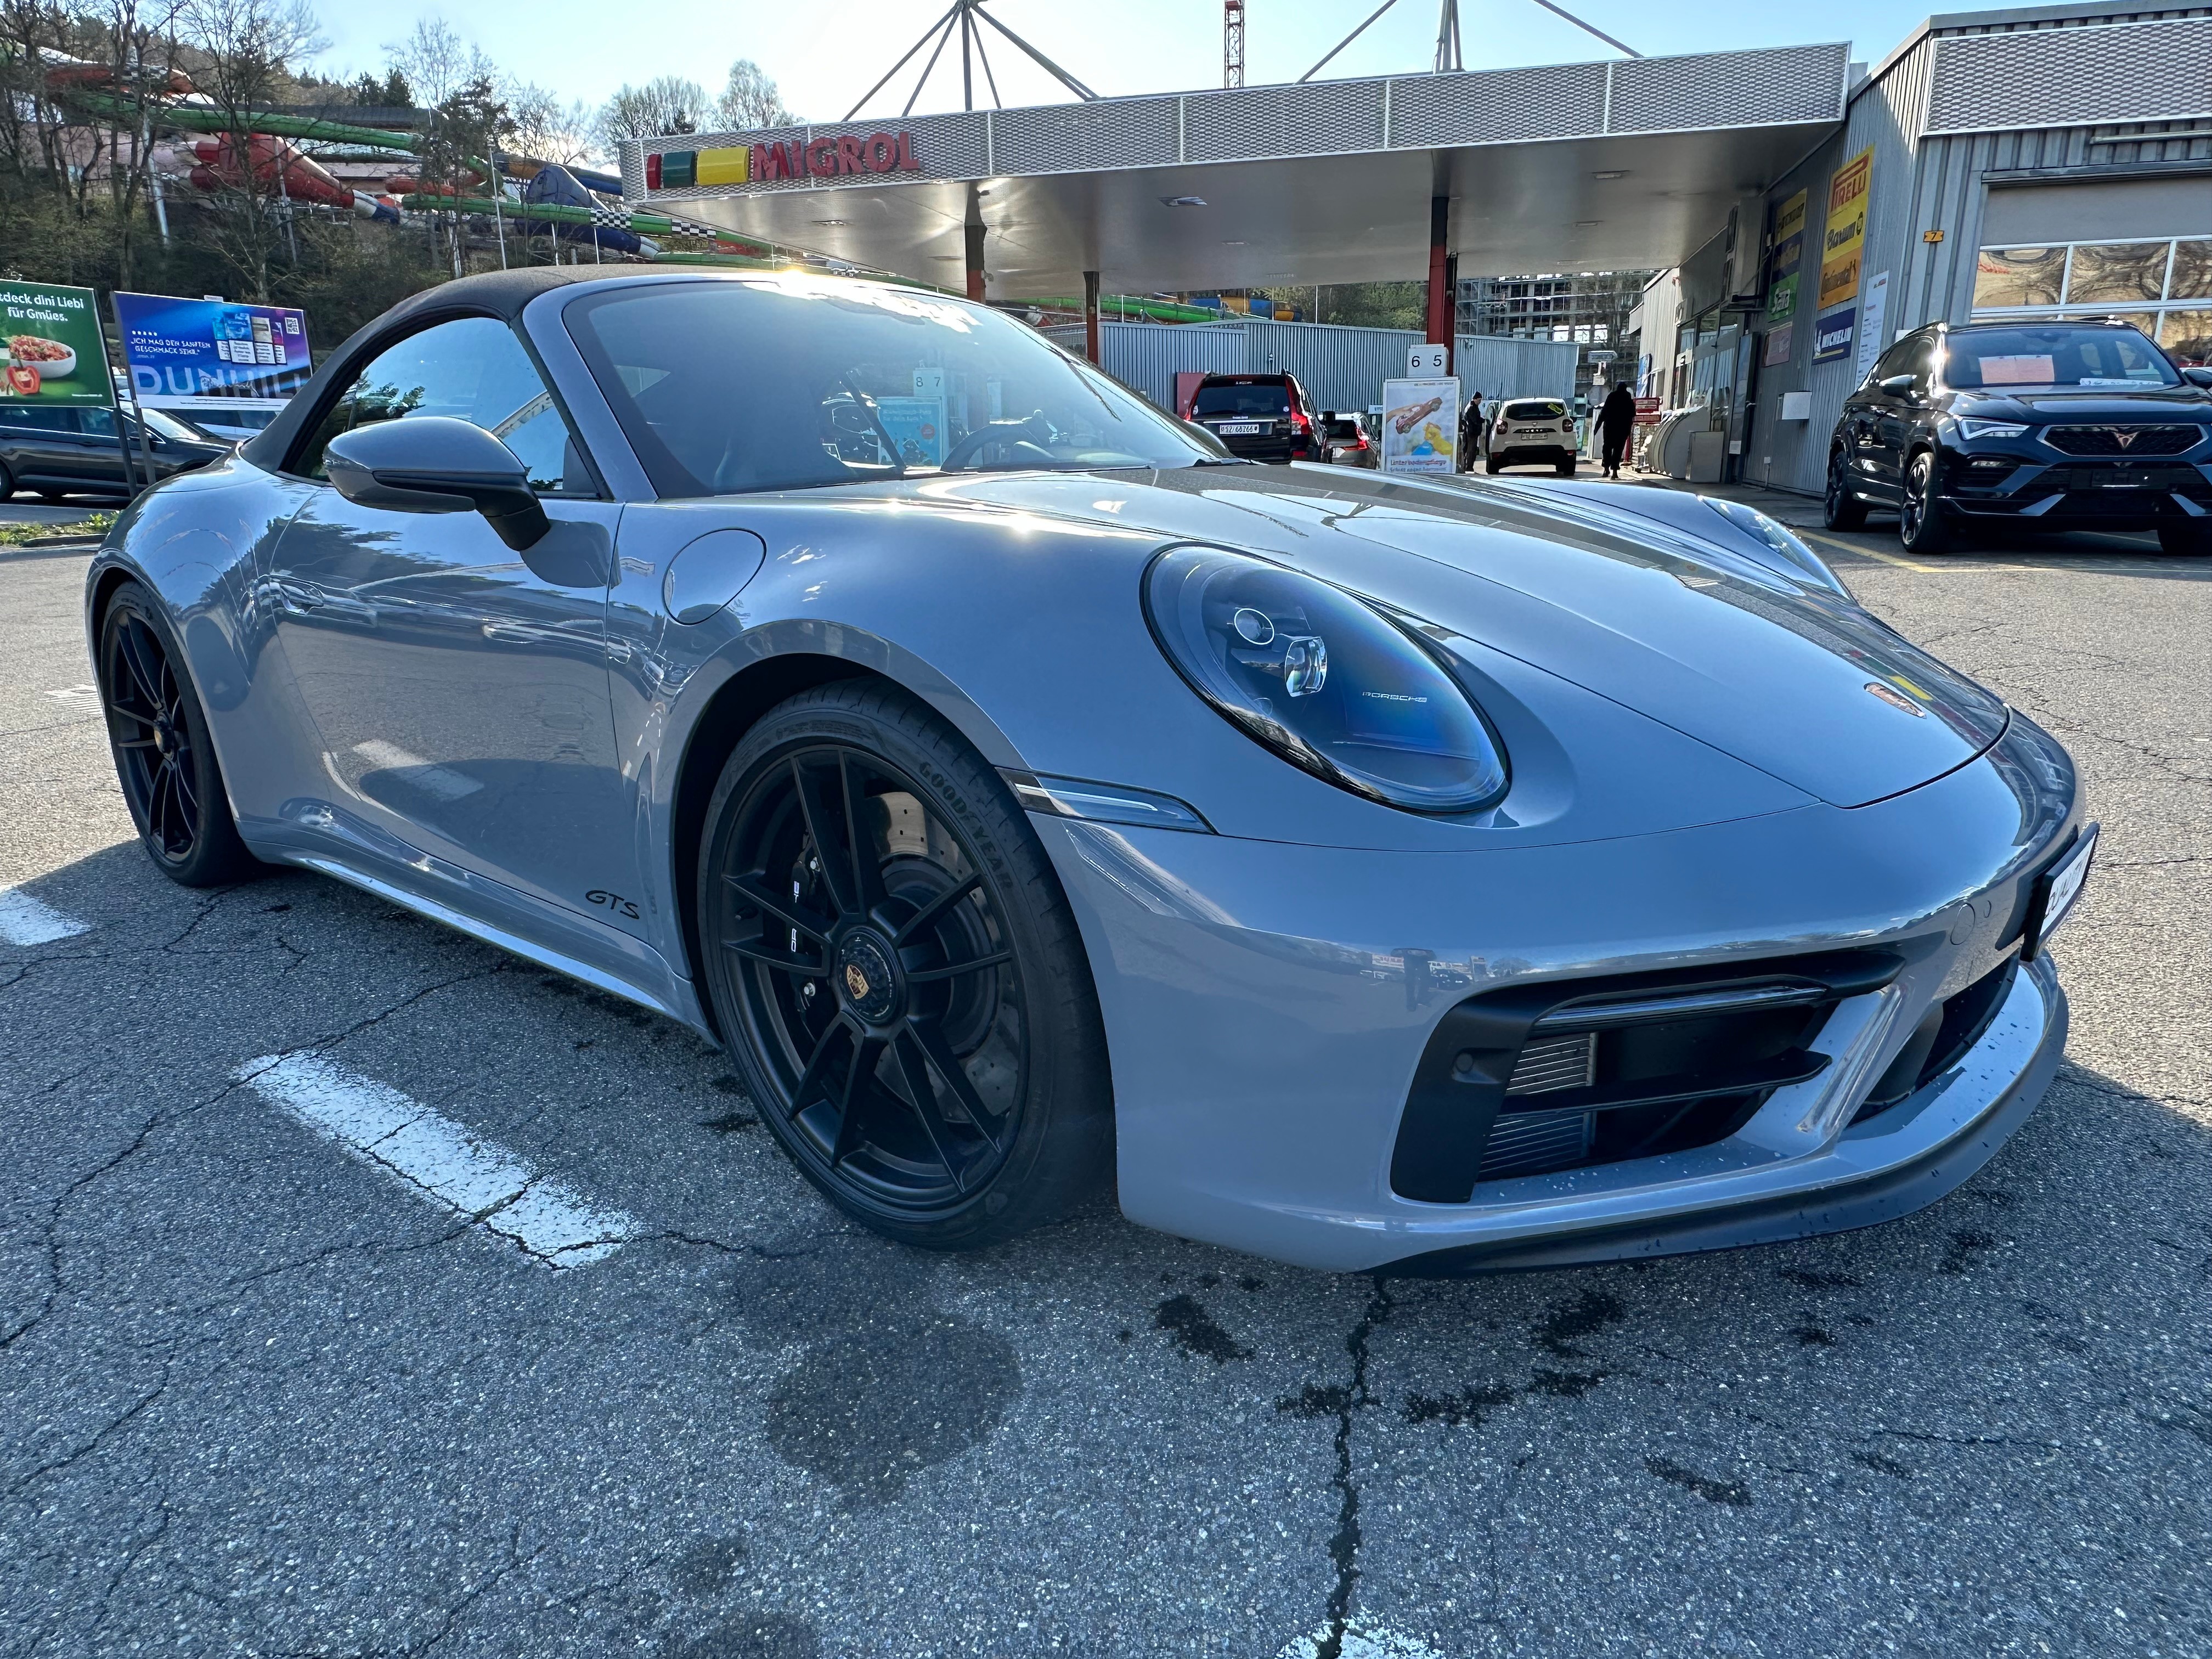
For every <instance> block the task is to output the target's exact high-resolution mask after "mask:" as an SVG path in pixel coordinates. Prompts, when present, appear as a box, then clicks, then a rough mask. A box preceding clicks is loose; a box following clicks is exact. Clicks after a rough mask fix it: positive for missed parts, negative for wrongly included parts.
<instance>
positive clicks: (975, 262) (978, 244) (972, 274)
mask: <svg viewBox="0 0 2212 1659" xmlns="http://www.w3.org/2000/svg"><path fill="white" fill-rule="evenodd" d="M965 229H966V231H967V233H968V297H969V299H971V300H980V299H981V298H982V297H983V227H982V226H981V225H980V224H971V225H969V226H966V227H965Z"/></svg>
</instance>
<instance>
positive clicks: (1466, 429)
mask: <svg viewBox="0 0 2212 1659" xmlns="http://www.w3.org/2000/svg"><path fill="white" fill-rule="evenodd" d="M1481 442H1482V394H1481V393H1480V392H1469V393H1468V397H1467V402H1466V404H1464V405H1462V407H1461V410H1460V411H1459V454H1458V455H1457V456H1456V457H1455V459H1456V460H1457V461H1458V463H1459V471H1462V472H1472V471H1474V452H1475V451H1476V449H1478V448H1479V447H1480V446H1481Z"/></svg>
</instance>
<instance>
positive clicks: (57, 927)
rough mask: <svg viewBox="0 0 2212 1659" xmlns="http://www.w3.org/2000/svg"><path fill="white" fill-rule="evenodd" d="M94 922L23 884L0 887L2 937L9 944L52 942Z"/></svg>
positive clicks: (0, 936) (0, 933) (81, 929)
mask: <svg viewBox="0 0 2212 1659" xmlns="http://www.w3.org/2000/svg"><path fill="white" fill-rule="evenodd" d="M91 926H92V924H91V923H90V922H88V921H78V920H77V919H76V917H75V916H73V915H70V914H69V912H68V911H66V910H57V909H55V908H54V907H53V906H52V905H51V904H49V903H47V902H46V901H45V900H44V899H35V898H33V897H32V896H30V895H29V894H28V893H27V892H25V891H24V890H22V889H21V888H20V887H0V939H6V940H7V941H8V943H9V944H10V945H52V943H53V942H54V941H55V940H56V939H67V938H69V937H70V935H71V934H73V933H83V932H84V931H85V930H86V929H87V928H88V927H91Z"/></svg>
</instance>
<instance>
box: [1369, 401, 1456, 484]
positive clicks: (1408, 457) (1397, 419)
mask: <svg viewBox="0 0 2212 1659" xmlns="http://www.w3.org/2000/svg"><path fill="white" fill-rule="evenodd" d="M1458 456H1459V381H1458V380H1456V379H1453V378H1450V377H1446V378H1443V379H1438V380H1385V381H1383V471H1385V472H1396V473H1402V474H1407V475H1410V476H1414V477H1440V478H1448V477H1451V475H1452V474H1453V473H1454V472H1455V471H1457V470H1458Z"/></svg>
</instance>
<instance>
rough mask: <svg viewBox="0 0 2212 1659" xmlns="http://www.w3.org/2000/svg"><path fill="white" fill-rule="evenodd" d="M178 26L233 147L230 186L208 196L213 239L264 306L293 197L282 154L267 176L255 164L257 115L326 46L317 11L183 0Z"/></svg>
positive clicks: (277, 0)
mask: <svg viewBox="0 0 2212 1659" xmlns="http://www.w3.org/2000/svg"><path fill="white" fill-rule="evenodd" d="M178 26H179V33H180V34H181V35H182V37H183V39H184V40H185V43H186V44H187V45H188V46H190V47H191V49H192V67H191V76H192V80H193V82H194V83H195V84H196V85H197V87H198V88H199V89H200V91H201V92H202V93H204V94H206V96H207V99H208V101H209V102H210V103H211V104H212V105H214V106H215V109H216V112H217V113H218V114H219V115H220V116H221V117H222V124H223V132H222V137H223V138H224V140H225V141H226V144H227V148H228V158H229V159H228V166H227V167H224V168H222V179H223V185H224V187H223V188H222V190H220V191H216V193H215V195H214V196H213V197H211V198H210V201H211V204H212V205H213V206H214V207H215V209H216V214H215V224H214V226H213V228H212V229H213V234H212V238H211V240H212V241H213V243H214V246H215V250H216V253H217V254H218V255H219V256H220V257H221V258H222V260H223V262H224V263H225V264H228V266H230V268H231V269H232V270H234V271H236V272H237V274H238V277H239V280H240V283H241V285H242V286H243V287H244V289H246V294H247V295H249V296H250V297H251V298H252V300H254V301H256V302H258V303H259V304H262V305H266V304H268V303H269V298H270V267H271V264H272V261H273V259H274V257H275V254H276V247H277V244H278V241H279V240H280V237H281V236H282V234H283V232H284V231H286V230H288V229H289V228H290V227H289V216H290V208H291V202H290V199H289V195H288V193H287V191H286V190H285V186H284V184H283V168H282V166H281V161H282V156H281V155H277V156H275V157H272V161H276V163H278V164H277V165H272V166H270V167H269V168H268V170H267V171H268V177H266V178H264V177H263V176H262V169H261V168H259V167H256V166H255V165H254V150H253V144H252V132H253V113H254V112H255V111H257V110H261V109H266V108H267V107H269V106H270V105H272V104H275V103H276V102H278V101H279V100H280V99H281V97H282V95H283V93H284V92H285V91H286V90H287V89H288V88H289V86H290V84H291V78H292V77H291V66H292V65H293V64H296V63H299V62H301V61H302V60H304V59H306V58H309V57H311V56H313V54H314V53H315V52H319V51H320V50H321V49H322V46H323V42H322V40H321V38H320V37H319V35H318V34H317V33H316V31H315V15H314V14H313V12H312V11H310V10H309V9H307V0H184V4H183V6H182V7H181V9H179V14H178ZM264 143H265V141H264Z"/></svg>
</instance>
